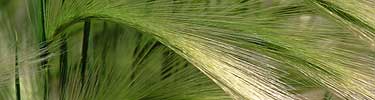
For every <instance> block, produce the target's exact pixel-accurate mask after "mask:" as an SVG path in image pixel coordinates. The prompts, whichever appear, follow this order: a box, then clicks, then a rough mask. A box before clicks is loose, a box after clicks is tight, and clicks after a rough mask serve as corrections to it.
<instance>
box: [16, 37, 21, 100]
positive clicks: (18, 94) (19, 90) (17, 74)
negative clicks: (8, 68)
mask: <svg viewBox="0 0 375 100" xmlns="http://www.w3.org/2000/svg"><path fill="white" fill-rule="evenodd" d="M15 46H16V48H15V60H16V63H15V88H16V100H21V88H20V77H19V66H18V36H17V33H16V45H15Z"/></svg>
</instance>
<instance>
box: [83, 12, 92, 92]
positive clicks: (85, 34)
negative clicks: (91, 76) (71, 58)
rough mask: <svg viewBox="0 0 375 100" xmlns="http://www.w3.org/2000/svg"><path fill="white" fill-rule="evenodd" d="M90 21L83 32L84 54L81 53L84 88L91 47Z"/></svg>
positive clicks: (86, 22)
mask: <svg viewBox="0 0 375 100" xmlns="http://www.w3.org/2000/svg"><path fill="white" fill-rule="evenodd" d="M90 23H91V22H90V20H89V19H86V20H85V24H84V30H83V42H82V52H81V57H82V58H81V79H82V86H83V85H84V81H85V75H86V66H87V49H88V45H89V38H90V36H89V35H90Z"/></svg>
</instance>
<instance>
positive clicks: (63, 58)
mask: <svg viewBox="0 0 375 100" xmlns="http://www.w3.org/2000/svg"><path fill="white" fill-rule="evenodd" d="M66 40H67V39H66V36H65V35H64V34H63V36H62V45H61V47H60V53H61V55H60V94H61V96H60V99H61V100H64V98H65V84H66V76H67V68H68V54H67V53H66V51H67V48H68V47H67V41H66Z"/></svg>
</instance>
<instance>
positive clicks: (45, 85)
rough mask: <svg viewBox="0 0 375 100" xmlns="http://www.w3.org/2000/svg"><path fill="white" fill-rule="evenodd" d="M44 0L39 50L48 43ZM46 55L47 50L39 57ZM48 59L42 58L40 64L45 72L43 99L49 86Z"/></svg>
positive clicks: (46, 96) (43, 2) (42, 1)
mask: <svg viewBox="0 0 375 100" xmlns="http://www.w3.org/2000/svg"><path fill="white" fill-rule="evenodd" d="M44 16H45V1H44V0H41V21H42V22H41V23H42V37H41V40H42V41H41V42H42V44H41V47H40V50H44V49H46V48H47V46H48V44H47V39H46V32H45V18H44ZM47 55H48V51H42V54H41V55H40V58H42V59H43V58H45V57H46V56H47ZM47 64H48V61H47V59H45V60H42V61H41V63H40V65H41V66H42V69H45V73H44V76H45V78H44V100H48V89H49V86H48V76H49V74H50V73H49V68H48V65H47Z"/></svg>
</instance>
